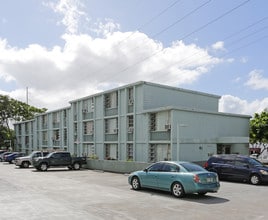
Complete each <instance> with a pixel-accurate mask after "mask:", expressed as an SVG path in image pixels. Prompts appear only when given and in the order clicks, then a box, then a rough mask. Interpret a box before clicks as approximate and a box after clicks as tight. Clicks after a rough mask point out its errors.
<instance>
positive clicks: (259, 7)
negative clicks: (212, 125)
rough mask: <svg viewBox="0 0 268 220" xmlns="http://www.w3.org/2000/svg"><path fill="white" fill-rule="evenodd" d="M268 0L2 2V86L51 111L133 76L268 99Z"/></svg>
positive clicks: (226, 98)
mask: <svg viewBox="0 0 268 220" xmlns="http://www.w3.org/2000/svg"><path fill="white" fill-rule="evenodd" d="M267 11H268V1H266V0H224V1H222V0H165V1H163V0H128V1H125V0H43V1H42V0H39V1H36V0H24V1H21V0H9V1H1V3H0V94H2V95H9V96H10V97H12V98H14V99H18V100H20V101H23V102H28V104H29V105H32V106H35V107H38V108H47V109H48V110H49V111H51V110H55V109H60V108H63V107H67V106H69V105H70V103H69V101H71V100H75V99H78V98H82V97H85V96H89V95H93V94H95V93H98V92H102V91H106V90H109V89H112V88H116V87H118V86H123V85H127V84H130V83H134V82H137V81H148V82H153V83H160V84H164V85H169V86H174V87H178V88H183V89H189V90H194V91H199V92H204V93H209V94H214V95H219V96H221V98H220V100H219V111H220V112H225V113H235V114H245V115H252V116H253V115H254V113H260V112H262V111H263V110H264V109H266V108H268V59H267V58H268V13H267Z"/></svg>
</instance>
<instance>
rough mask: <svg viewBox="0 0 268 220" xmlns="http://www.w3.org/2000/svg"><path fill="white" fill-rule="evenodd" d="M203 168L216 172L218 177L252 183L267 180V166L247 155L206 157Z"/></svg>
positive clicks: (255, 183)
mask: <svg viewBox="0 0 268 220" xmlns="http://www.w3.org/2000/svg"><path fill="white" fill-rule="evenodd" d="M204 168H205V169H207V170H208V171H212V172H216V173H217V174H218V176H219V178H220V179H230V180H239V181H246V182H250V183H251V184H254V185H257V184H260V183H261V182H268V167H267V166H264V165H263V164H262V163H260V162H259V161H258V160H256V159H254V158H251V157H249V156H243V155H237V154H219V155H214V156H212V157H210V158H209V159H208V161H207V162H206V163H205V165H204Z"/></svg>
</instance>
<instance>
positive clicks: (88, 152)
mask: <svg viewBox="0 0 268 220" xmlns="http://www.w3.org/2000/svg"><path fill="white" fill-rule="evenodd" d="M82 155H83V156H89V157H93V156H96V152H95V146H94V145H93V144H84V145H83V152H82Z"/></svg>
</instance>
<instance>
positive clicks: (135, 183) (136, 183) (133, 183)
mask: <svg viewBox="0 0 268 220" xmlns="http://www.w3.org/2000/svg"><path fill="white" fill-rule="evenodd" d="M131 186H132V189H134V190H139V189H140V188H141V185H140V180H139V178H138V177H136V176H135V177H133V178H132V181H131Z"/></svg>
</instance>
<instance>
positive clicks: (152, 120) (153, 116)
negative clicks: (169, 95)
mask: <svg viewBox="0 0 268 220" xmlns="http://www.w3.org/2000/svg"><path fill="white" fill-rule="evenodd" d="M150 130H151V131H155V130H156V114H155V113H152V114H150Z"/></svg>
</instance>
